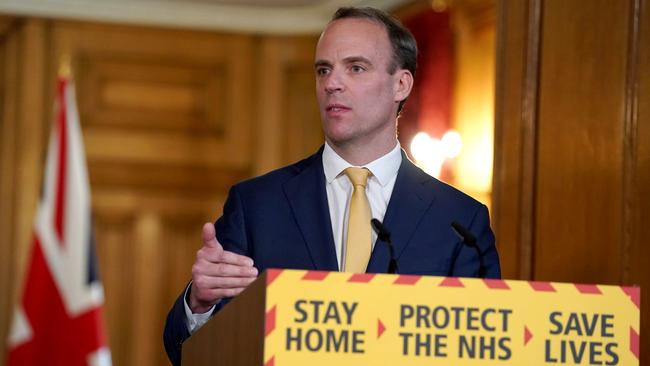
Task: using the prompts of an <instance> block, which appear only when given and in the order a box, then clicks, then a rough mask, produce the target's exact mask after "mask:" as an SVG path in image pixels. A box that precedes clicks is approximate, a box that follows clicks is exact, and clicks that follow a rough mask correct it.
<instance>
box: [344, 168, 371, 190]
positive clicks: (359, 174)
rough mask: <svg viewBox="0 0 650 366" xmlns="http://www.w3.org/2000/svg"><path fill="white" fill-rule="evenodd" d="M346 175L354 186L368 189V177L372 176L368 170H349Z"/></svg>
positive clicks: (346, 170)
mask: <svg viewBox="0 0 650 366" xmlns="http://www.w3.org/2000/svg"><path fill="white" fill-rule="evenodd" d="M345 175H347V176H348V178H350V182H352V185H354V186H362V187H364V188H365V187H366V184H367V183H368V177H369V176H370V170H368V169H367V168H353V167H350V168H347V169H345Z"/></svg>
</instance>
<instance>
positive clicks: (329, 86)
mask: <svg viewBox="0 0 650 366" xmlns="http://www.w3.org/2000/svg"><path fill="white" fill-rule="evenodd" d="M323 85H324V87H325V91H326V92H327V93H329V94H332V93H336V92H341V91H343V90H344V89H345V86H344V84H343V81H342V80H341V75H340V74H339V73H338V72H336V71H334V70H332V71H331V72H330V73H329V75H327V76H326V77H325V80H324V84H323Z"/></svg>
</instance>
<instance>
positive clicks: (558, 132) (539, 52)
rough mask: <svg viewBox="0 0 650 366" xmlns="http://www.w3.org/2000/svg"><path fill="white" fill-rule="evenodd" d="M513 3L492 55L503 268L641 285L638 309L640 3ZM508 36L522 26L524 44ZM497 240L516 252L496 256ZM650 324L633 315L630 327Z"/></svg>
mask: <svg viewBox="0 0 650 366" xmlns="http://www.w3.org/2000/svg"><path fill="white" fill-rule="evenodd" d="M514 3H515V2H502V3H501V5H500V9H501V10H500V12H499V18H500V19H499V24H500V26H501V27H503V28H502V29H501V33H500V35H499V39H500V42H499V48H498V53H497V57H498V58H499V60H498V65H499V66H498V67H499V72H498V74H497V106H496V107H497V119H496V122H497V124H496V136H497V145H496V151H495V180H494V182H495V183H494V184H495V197H494V199H495V210H494V213H495V216H496V217H495V229H496V234H497V237H498V238H500V240H501V242H500V249H501V251H502V255H503V257H504V258H517V259H516V262H515V263H511V262H510V260H509V259H506V261H505V263H504V269H505V270H506V271H511V272H510V273H513V272H512V269H513V268H514V269H515V271H514V272H517V270H518V273H519V275H520V276H521V278H531V279H537V280H554V281H569V282H586V283H607V284H621V285H634V284H637V285H641V286H642V287H643V289H642V297H643V299H642V301H641V306H642V309H641V313H642V314H645V313H647V312H648V311H650V295H649V294H648V291H646V287H648V285H650V266H648V265H647V260H648V258H650V250H649V249H648V245H647V243H646V242H647V238H648V237H649V235H650V231H649V230H650V229H649V226H648V225H647V221H648V212H650V190H649V188H648V187H650V173H649V172H650V148H648V146H650V104H649V101H650V11H649V10H648V8H649V4H648V1H647V0H626V1H595V2H591V3H590V4H589V6H586V5H585V4H584V3H583V2H580V1H559V0H545V1H540V0H528V1H523V2H520V4H519V5H515V4H514ZM523 7H527V8H528V9H529V10H528V11H522V8H523ZM536 8H539V10H540V11H539V12H536V11H535V9H536ZM535 14H539V16H535ZM537 19H540V20H541V22H540V23H539V24H538V25H536V23H537ZM505 27H507V28H505ZM535 30H537V31H538V36H537V37H535V34H534V32H535ZM517 32H527V42H526V43H523V44H522V42H519V41H518V38H517V37H516V36H513V33H517ZM536 39H537V40H539V41H541V42H540V43H539V45H538V46H536V45H535V44H534V43H535V40H536ZM509 65H510V66H512V65H514V66H516V67H517V69H515V70H514V71H513V70H512V67H509ZM520 65H527V66H525V68H524V70H525V71H524V72H523V73H521V72H520V69H518V68H519V67H520ZM522 96H523V97H522ZM509 144H516V145H520V146H521V147H518V148H514V147H512V146H509ZM526 172H528V173H526ZM526 177H528V178H529V179H527V178H526ZM527 192H529V193H527ZM528 198H532V199H531V200H528ZM527 232H530V233H532V235H530V236H529V235H526V233H527ZM504 238H505V239H506V240H507V243H506V245H508V248H509V249H511V250H514V251H516V252H517V253H520V255H517V256H512V255H510V256H508V255H507V254H505V253H503V245H504V243H503V239H504ZM527 250H530V254H531V255H529V256H527V255H521V253H525V252H526V251H527ZM527 267H528V268H530V271H526V270H525V268H527ZM504 273H506V276H508V272H504ZM649 326H650V322H649V321H648V317H645V316H642V319H641V329H640V333H642V334H646V333H647V332H648V328H649ZM640 349H642V350H646V349H650V338H648V337H645V338H644V337H641V345H640ZM648 363H650V354H649V353H648V352H641V364H642V365H643V364H648Z"/></svg>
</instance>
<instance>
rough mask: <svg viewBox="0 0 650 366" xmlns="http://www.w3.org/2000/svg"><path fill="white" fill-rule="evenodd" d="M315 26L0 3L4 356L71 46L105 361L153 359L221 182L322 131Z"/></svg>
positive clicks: (291, 151)
mask: <svg viewBox="0 0 650 366" xmlns="http://www.w3.org/2000/svg"><path fill="white" fill-rule="evenodd" d="M315 44H316V36H310V37H270V36H257V35H249V34H229V33H223V32H203V31H189V30H178V29H162V28H150V27H134V26H124V25H108V24H99V23H87V22H74V21H61V20H46V19H36V18H19V17H15V18H9V17H7V18H0V118H1V119H0V131H1V132H0V133H1V134H0V151H1V152H2V155H1V156H0V171H1V174H0V294H1V295H0V340H2V342H3V343H2V344H3V346H0V365H2V364H4V359H5V357H4V356H5V351H6V349H5V347H4V344H5V342H4V340H6V335H7V332H8V328H9V323H10V318H11V314H12V313H11V309H12V305H13V304H14V303H15V301H17V298H18V294H19V293H20V286H21V284H22V282H23V275H22V274H23V271H24V267H25V263H26V258H27V253H28V249H29V244H30V242H29V238H30V235H31V228H32V222H33V218H34V210H35V208H36V205H37V200H38V196H39V194H38V192H39V189H40V185H41V175H42V172H43V166H44V159H45V147H46V143H47V141H48V135H49V131H50V121H51V115H52V105H53V99H52V98H53V90H54V87H55V78H56V74H57V68H58V66H59V62H60V60H62V59H63V58H65V57H64V56H67V57H69V58H70V61H71V64H72V70H73V74H74V77H75V80H76V87H77V101H78V106H79V113H80V119H81V124H82V128H83V133H84V142H85V147H86V158H87V161H88V171H89V177H90V181H91V187H92V190H91V191H92V192H91V193H92V209H93V214H94V219H95V222H94V223H95V225H94V226H95V231H96V238H97V247H98V248H97V255H98V259H99V264H100V273H101V276H102V281H103V284H104V290H105V298H106V301H105V310H106V312H105V319H106V322H107V328H108V335H109V346H110V347H111V352H112V356H113V361H114V363H115V364H116V365H142V366H146V365H164V364H167V361H166V360H167V358H166V355H165V353H164V350H163V345H162V329H163V324H164V321H165V317H166V313H167V311H168V309H169V308H170V307H171V305H172V303H173V301H174V299H175V298H176V296H178V294H179V293H180V291H181V290H182V289H183V287H184V286H185V284H186V283H187V281H188V280H189V279H190V276H191V273H190V271H191V266H192V263H193V262H194V257H195V253H196V250H198V249H199V248H200V246H201V238H200V233H201V226H202V223H203V222H206V221H212V220H214V219H215V218H216V217H218V216H219V214H220V212H221V207H222V205H223V201H224V199H225V196H226V194H227V192H228V189H229V187H230V186H231V185H232V184H234V183H235V182H237V181H239V180H242V179H245V178H247V177H250V176H253V175H258V174H260V173H263V172H266V171H268V170H270V169H272V168H275V167H278V166H281V165H285V164H287V163H289V162H291V161H295V160H297V159H299V158H302V157H304V156H306V155H308V154H310V153H313V152H314V151H315V150H316V149H317V148H318V146H319V145H320V144H321V143H322V132H321V128H320V123H319V117H318V109H317V107H316V102H315V98H314V97H313V95H314V89H315V85H314V78H313V66H312V65H313V52H314V47H315ZM290 107H291V108H290Z"/></svg>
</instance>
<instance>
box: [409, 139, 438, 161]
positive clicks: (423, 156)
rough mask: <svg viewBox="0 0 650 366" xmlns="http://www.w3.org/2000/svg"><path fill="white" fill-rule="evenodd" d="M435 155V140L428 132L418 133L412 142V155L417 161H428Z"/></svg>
mask: <svg viewBox="0 0 650 366" xmlns="http://www.w3.org/2000/svg"><path fill="white" fill-rule="evenodd" d="M433 153H434V152H433V139H431V137H429V135H428V134H427V133H426V132H418V133H417V134H416V135H415V136H414V137H413V140H411V154H413V157H414V158H415V160H417V161H424V160H427V159H428V158H429V157H430V156H431V155H433Z"/></svg>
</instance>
